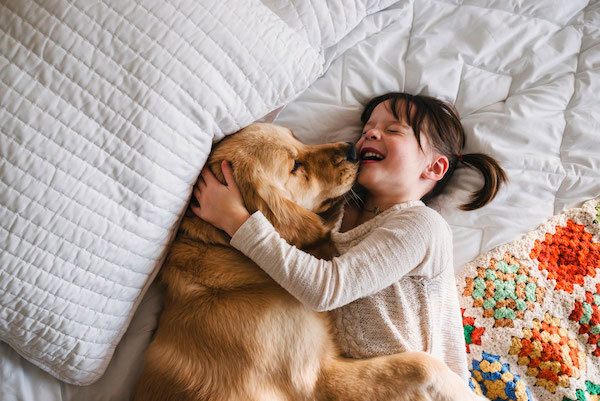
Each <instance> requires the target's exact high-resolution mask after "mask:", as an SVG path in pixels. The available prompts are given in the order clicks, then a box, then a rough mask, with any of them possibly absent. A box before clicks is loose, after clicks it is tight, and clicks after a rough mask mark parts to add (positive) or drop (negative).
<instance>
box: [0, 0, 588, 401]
mask: <svg viewBox="0 0 600 401" xmlns="http://www.w3.org/2000/svg"><path fill="white" fill-rule="evenodd" d="M288 11H290V10H287V11H286V10H285V9H280V10H279V13H280V16H281V17H282V18H283V19H284V20H285V19H286V18H289V20H288V23H289V24H291V25H290V26H293V21H294V20H293V17H292V16H291V14H289V13H288ZM308 36H310V35H308ZM323 55H324V58H325V66H326V72H325V74H324V75H323V76H322V77H321V78H320V79H319V80H318V81H316V82H315V83H314V84H313V85H311V86H310V87H309V89H308V90H306V91H305V92H304V93H302V94H301V95H300V96H299V97H298V98H297V99H296V100H294V101H293V102H291V103H289V104H288V105H287V106H286V107H284V108H283V109H282V110H279V111H277V112H276V113H274V114H273V115H271V116H270V119H274V122H275V123H278V124H281V125H284V126H288V127H290V128H292V130H293V131H294V132H295V134H296V136H298V137H299V138H300V139H301V140H303V141H305V142H308V143H324V142H331V141H338V140H354V139H355V138H356V137H357V135H358V134H359V132H360V123H359V116H360V112H361V109H362V105H363V104H364V103H365V102H366V101H367V100H368V99H369V98H371V97H372V96H375V95H378V94H381V93H384V92H388V91H398V90H400V91H407V92H411V93H424V94H428V95H432V96H437V97H441V98H443V99H445V100H448V101H450V102H453V103H455V104H456V106H457V108H458V110H459V112H460V114H461V116H462V121H463V124H464V126H465V129H466V132H467V147H466V153H468V152H476V151H483V152H486V153H489V154H491V155H493V156H495V157H496V158H497V159H498V160H499V161H500V162H501V164H502V165H503V166H504V168H505V169H506V171H507V173H508V175H509V179H510V182H509V183H508V185H506V186H505V187H504V188H503V189H502V191H501V192H500V193H499V195H498V196H497V198H496V199H495V200H494V201H493V202H492V203H491V204H489V205H488V206H486V207H484V208H482V209H480V210H477V211H471V212H463V211H460V210H459V209H458V207H457V206H458V205H460V204H461V203H463V202H465V200H466V199H468V195H469V193H470V192H471V191H472V190H473V189H475V188H477V187H478V186H479V185H480V184H481V178H480V177H479V176H478V173H476V172H475V171H471V170H469V169H459V170H458V171H457V173H456V174H455V177H454V178H453V180H452V182H451V183H450V185H449V188H448V190H447V191H446V192H445V193H444V194H442V195H441V196H439V197H438V198H437V199H436V200H435V201H434V202H432V204H431V206H432V207H434V208H435V209H437V210H438V211H440V213H441V214H442V215H443V216H444V217H445V218H446V219H447V220H448V222H449V223H450V225H451V227H452V230H453V233H454V253H455V269H456V271H458V270H460V267H461V266H462V265H463V264H464V263H466V262H468V261H470V260H472V259H473V258H475V257H476V256H477V255H479V254H481V253H483V252H485V251H487V250H489V249H491V248H493V247H495V246H497V245H500V244H503V243H506V242H508V241H511V240H513V239H514V238H518V236H519V235H521V234H524V233H525V232H527V231H530V230H532V229H534V228H536V227H537V226H538V225H539V224H541V223H542V222H543V221H545V220H546V219H547V218H548V217H550V216H552V215H554V214H556V213H557V212H559V211H561V210H564V209H567V208H570V207H574V206H579V205H581V203H582V202H583V201H585V200H587V199H589V198H593V197H595V196H598V194H600V99H599V95H598V94H599V93H600V2H599V1H587V0H586V1H580V0H575V1H570V2H562V1H550V0H542V1H534V0H503V1H500V0H461V1H459V0H457V1H450V0H448V1H442V0H440V1H434V0H419V1H409V0H406V1H399V2H396V3H395V4H393V5H392V6H391V7H389V8H387V9H385V10H382V11H380V12H377V13H375V14H373V15H371V16H369V17H367V18H365V19H364V20H362V22H360V23H359V24H358V25H357V26H356V27H355V28H354V29H353V30H352V31H351V32H350V34H349V35H347V36H345V37H343V38H342V39H341V40H340V41H339V42H338V43H337V44H333V45H331V46H329V47H328V48H326V49H324V52H323ZM143 306H145V307H143ZM159 309H160V293H159V292H158V291H150V292H149V293H148V294H147V295H146V297H145V298H144V302H143V303H142V307H140V309H139V310H138V312H137V313H136V315H135V316H134V319H133V321H132V324H131V326H130V328H129V330H128V331H127V333H126V334H125V336H124V337H123V341H122V342H121V344H120V345H119V347H118V348H117V350H116V352H115V356H114V358H113V361H112V362H111V364H110V365H109V367H108V369H107V373H106V376H105V378H103V379H101V381H99V382H97V383H96V384H95V385H93V386H95V387H88V388H86V387H76V386H71V385H66V384H64V383H61V382H59V381H57V380H56V379H53V378H52V377H50V376H44V375H46V374H45V373H43V372H41V371H39V369H38V368H36V367H34V366H33V365H31V364H29V363H27V362H24V361H23V360H22V358H21V357H19V356H18V355H16V354H15V355H12V356H11V355H10V349H9V348H7V347H6V346H5V345H1V346H0V355H2V357H3V362H2V369H3V383H0V385H1V386H2V388H3V389H5V388H13V389H15V395H14V398H12V399H25V400H28V399H40V398H39V397H35V396H34V395H36V394H37V395H39V394H44V396H45V397H44V399H48V400H77V399H89V400H109V399H119V396H123V395H124V394H125V392H127V391H130V390H128V389H131V388H132V382H133V381H134V378H135V377H137V376H136V375H137V373H136V372H139V361H140V358H141V355H142V354H143V349H144V348H145V346H146V345H147V342H148V341H149V335H148V333H150V331H151V330H152V328H153V327H154V325H155V324H156V316H157V313H158V310H159ZM136 322H139V324H137V323H136ZM7 360H8V363H7V362H6V361H7ZM9 368H14V370H13V373H10V374H9V373H7V369H9ZM11 386H12V387H11ZM17 393H18V394H19V395H18V394H17ZM24 394H25V395H26V396H23V395H24ZM27 395H29V396H27ZM82 395H85V397H84V398H82ZM7 399H11V398H10V397H9V398H7Z"/></svg>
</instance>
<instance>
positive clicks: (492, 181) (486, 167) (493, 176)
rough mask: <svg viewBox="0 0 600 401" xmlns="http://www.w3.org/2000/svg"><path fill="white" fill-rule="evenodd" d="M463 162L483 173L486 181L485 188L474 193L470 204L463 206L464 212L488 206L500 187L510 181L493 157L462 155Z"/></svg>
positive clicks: (471, 154) (476, 154)
mask: <svg viewBox="0 0 600 401" xmlns="http://www.w3.org/2000/svg"><path fill="white" fill-rule="evenodd" d="M460 158H461V161H462V163H463V164H465V165H466V166H467V167H470V168H475V169H477V170H479V171H480V172H481V174H482V175H483V179H484V184H483V187H481V188H480V189H479V190H477V191H475V192H473V194H472V195H471V199H470V202H469V203H465V204H464V205H461V206H460V208H461V209H462V210H475V209H479V208H480V207H483V206H485V205H487V204H488V203H489V202H490V201H491V200H492V199H494V197H495V196H496V194H497V193H498V190H499V189H500V186H501V185H502V184H504V183H506V182H507V181H508V177H507V176H506V173H505V172H504V170H503V169H502V167H500V164H498V162H497V161H496V160H495V159H494V158H493V157H491V156H488V155H486V154H483V153H469V154H465V155H461V157H460Z"/></svg>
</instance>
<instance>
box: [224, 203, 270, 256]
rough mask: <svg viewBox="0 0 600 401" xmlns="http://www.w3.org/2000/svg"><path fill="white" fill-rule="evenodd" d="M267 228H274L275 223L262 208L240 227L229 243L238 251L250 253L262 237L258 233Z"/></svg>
mask: <svg viewBox="0 0 600 401" xmlns="http://www.w3.org/2000/svg"><path fill="white" fill-rule="evenodd" d="M265 230H266V231H269V230H274V228H273V225H272V224H271V223H270V222H269V220H267V218H266V217H265V215H264V214H262V212H261V211H260V210H259V211H256V212H254V214H252V216H250V218H248V219H247V220H246V221H245V222H244V224H242V225H241V226H240V228H238V230H237V231H236V232H235V233H234V234H233V237H231V240H230V241H229V243H230V244H231V246H233V247H234V248H235V249H237V250H238V251H240V252H242V253H244V254H249V253H250V251H251V250H252V249H253V248H254V246H255V244H256V242H257V241H258V239H259V238H260V237H261V236H259V235H257V234H258V233H259V232H261V231H263V232H264V231H265Z"/></svg>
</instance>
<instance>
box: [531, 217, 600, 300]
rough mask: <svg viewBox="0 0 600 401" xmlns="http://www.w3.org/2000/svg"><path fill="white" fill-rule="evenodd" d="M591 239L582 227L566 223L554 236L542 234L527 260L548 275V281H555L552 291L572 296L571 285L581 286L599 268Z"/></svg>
mask: <svg viewBox="0 0 600 401" xmlns="http://www.w3.org/2000/svg"><path fill="white" fill-rule="evenodd" d="M592 237H593V236H592V234H590V233H588V232H586V231H585V226H583V225H581V224H577V223H575V222H573V221H572V220H569V221H567V226H566V227H561V226H556V232H555V233H554V234H550V233H546V235H545V238H544V241H540V240H536V241H535V244H534V246H533V249H532V250H531V252H530V253H529V257H530V258H531V259H533V260H535V259H537V260H538V262H539V269H540V270H546V271H548V279H549V280H556V286H555V288H554V289H557V290H563V291H566V292H568V293H569V294H572V293H573V285H574V284H577V285H580V286H582V285H583V283H584V279H585V277H586V276H591V277H595V276H596V269H597V268H600V244H598V243H596V242H593V241H592Z"/></svg>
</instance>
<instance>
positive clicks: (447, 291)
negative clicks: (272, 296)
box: [231, 201, 469, 382]
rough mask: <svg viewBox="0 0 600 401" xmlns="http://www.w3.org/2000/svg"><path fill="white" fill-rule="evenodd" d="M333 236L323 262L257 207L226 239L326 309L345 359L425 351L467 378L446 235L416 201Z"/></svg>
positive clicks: (444, 226) (297, 294)
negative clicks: (331, 251)
mask: <svg viewBox="0 0 600 401" xmlns="http://www.w3.org/2000/svg"><path fill="white" fill-rule="evenodd" d="M340 225H341V221H340V222H338V224H337V228H336V229H335V230H334V232H333V233H332V240H333V241H334V244H335V245H336V247H337V250H338V251H339V254H340V256H338V257H336V258H334V259H332V260H331V261H326V260H322V259H318V258H315V257H313V256H312V255H309V254H307V253H306V252H303V251H301V250H299V249H298V248H296V247H294V246H291V245H289V244H288V243H287V242H286V241H285V240H283V239H282V238H281V237H280V236H279V234H278V233H277V232H276V231H275V229H274V228H273V226H272V225H271V224H270V223H269V221H268V220H267V219H266V218H265V217H264V216H263V215H262V213H260V212H256V213H254V214H253V215H252V216H251V217H250V218H249V219H248V220H247V221H246V222H245V223H244V224H243V225H242V226H241V227H240V228H239V229H238V231H237V232H236V233H235V234H234V236H233V237H232V238H231V245H233V246H234V247H235V248H237V249H238V250H240V251H241V252H243V253H244V254H245V255H247V256H248V257H250V258H251V259H252V260H253V261H254V262H255V263H256V264H258V265H259V266H260V267H261V268H262V269H263V270H265V271H266V272H267V273H268V274H269V275H270V276H271V277H272V278H273V279H274V280H275V281H276V282H277V283H279V285H281V286H282V287H283V288H285V289H286V290H287V291H288V292H290V293H291V294H292V295H293V296H295V297H296V298H297V299H298V300H300V301H301V302H302V303H304V304H305V305H307V306H308V307H310V308H312V309H314V310H317V311H331V313H332V314H333V317H334V327H335V331H336V335H337V341H338V343H339V345H340V346H341V348H342V351H343V352H344V354H345V356H348V357H351V358H365V357H371V356H376V355H388V354H393V353H397V352H402V351H407V350H412V351H416V350H421V351H426V352H428V353H430V354H431V355H433V356H434V357H437V358H438V359H440V360H443V361H445V362H446V364H447V365H448V366H449V367H450V368H451V369H452V370H453V371H454V372H456V373H457V374H458V375H459V376H461V377H462V378H463V379H464V380H465V382H466V381H467V378H468V377H469V373H468V370H467V358H466V353H465V352H466V351H465V340H464V336H463V329H462V319H461V314H460V309H459V304H458V294H457V291H456V284H455V279H454V269H453V265H452V232H451V230H450V227H449V226H448V224H447V223H446V221H445V220H444V219H443V218H442V217H441V216H440V215H439V214H438V213H437V212H435V211H434V210H433V209H431V208H429V207H427V206H425V205H424V204H423V202H421V201H410V202H405V203H401V204H397V205H395V206H393V207H391V208H389V209H387V210H385V211H384V212H383V213H381V214H379V215H377V216H375V217H374V218H373V219H371V220H369V221H367V222H365V223H363V224H361V225H359V226H357V227H355V228H353V229H351V230H349V231H347V232H343V233H340V232H339V226H340Z"/></svg>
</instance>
